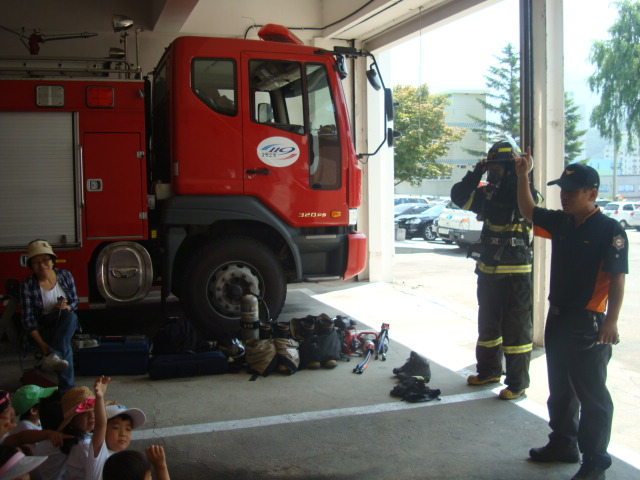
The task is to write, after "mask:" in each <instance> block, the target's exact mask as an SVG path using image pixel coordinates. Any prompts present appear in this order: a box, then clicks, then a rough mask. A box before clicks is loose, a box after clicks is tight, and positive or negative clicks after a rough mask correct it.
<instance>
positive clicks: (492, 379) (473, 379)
mask: <svg viewBox="0 0 640 480" xmlns="http://www.w3.org/2000/svg"><path fill="white" fill-rule="evenodd" d="M499 381H500V376H499V375H498V376H493V375H489V376H488V377H481V376H480V375H469V376H468V377H467V384H469V385H474V386H477V385H486V384H487V383H498V382H499Z"/></svg>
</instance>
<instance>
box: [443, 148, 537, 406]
mask: <svg viewBox="0 0 640 480" xmlns="http://www.w3.org/2000/svg"><path fill="white" fill-rule="evenodd" d="M520 154H521V152H520V149H519V148H518V146H517V145H516V144H515V142H507V141H501V142H497V143H495V144H494V145H493V146H492V147H491V148H490V149H489V152H488V154H487V158H486V159H485V160H481V161H480V162H478V164H477V165H476V166H475V168H474V170H473V171H472V172H468V173H467V174H466V175H465V176H464V178H463V179H462V180H461V181H460V182H458V183H456V184H455V185H454V186H453V188H452V189H451V199H452V200H453V202H454V203H455V204H456V205H458V206H460V208H462V209H464V210H470V211H472V212H474V213H476V214H477V215H478V220H482V221H483V222H484V224H483V227H482V232H481V236H480V242H479V243H478V244H476V245H474V246H472V247H471V248H470V249H469V256H471V257H472V258H473V259H474V260H476V269H475V272H476V274H477V275H478V289H477V295H478V342H477V344H476V360H477V374H476V375H470V376H469V377H468V378H467V383H468V384H469V385H484V384H487V383H497V382H499V381H500V379H501V377H502V374H503V370H502V357H503V355H504V358H505V364H506V379H505V382H504V383H505V385H506V388H505V389H503V390H502V391H501V392H500V398H502V399H505V400H511V399H515V398H518V397H520V396H522V395H523V394H524V392H525V390H526V389H527V388H528V387H529V362H530V360H531V350H532V345H533V340H532V330H533V327H532V314H531V309H532V285H531V261H532V251H531V245H530V232H531V227H530V225H529V223H528V222H527V221H526V220H525V219H524V218H522V216H521V215H520V212H519V210H518V202H517V197H516V193H517V176H516V174H515V163H514V158H516V157H518V156H520ZM485 172H486V173H487V184H486V185H479V184H480V181H481V179H482V176H483V175H484V173H485ZM532 194H533V197H534V198H537V201H538V203H539V202H540V200H541V197H540V195H539V194H538V192H537V191H535V190H534V189H533V188H532Z"/></svg>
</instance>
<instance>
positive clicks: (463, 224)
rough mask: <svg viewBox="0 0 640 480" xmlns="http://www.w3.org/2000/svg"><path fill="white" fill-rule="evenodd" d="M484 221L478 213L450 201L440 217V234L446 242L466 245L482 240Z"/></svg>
mask: <svg viewBox="0 0 640 480" xmlns="http://www.w3.org/2000/svg"><path fill="white" fill-rule="evenodd" d="M481 232H482V222H481V221H479V220H478V219H477V218H476V214H475V213H473V212H470V211H468V210H462V209H461V208H459V207H458V206H457V205H456V204H455V203H453V202H449V203H448V204H447V206H446V207H445V208H444V209H443V210H442V213H441V214H440V216H439V217H438V236H439V237H440V238H442V240H444V242H445V243H454V242H455V243H456V244H458V245H459V246H460V247H466V246H469V245H473V244H474V243H478V242H479V241H480V233H481Z"/></svg>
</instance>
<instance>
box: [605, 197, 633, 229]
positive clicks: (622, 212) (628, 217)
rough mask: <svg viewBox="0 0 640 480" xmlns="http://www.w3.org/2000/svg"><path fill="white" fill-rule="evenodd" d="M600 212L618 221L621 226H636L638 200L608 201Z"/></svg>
mask: <svg viewBox="0 0 640 480" xmlns="http://www.w3.org/2000/svg"><path fill="white" fill-rule="evenodd" d="M602 213H604V214H605V215H607V216H608V217H611V218H613V219H615V220H618V221H619V222H620V225H622V228H627V227H636V228H637V227H638V225H639V224H640V222H639V218H638V217H640V202H609V203H607V204H606V205H605V206H604V208H603V209H602Z"/></svg>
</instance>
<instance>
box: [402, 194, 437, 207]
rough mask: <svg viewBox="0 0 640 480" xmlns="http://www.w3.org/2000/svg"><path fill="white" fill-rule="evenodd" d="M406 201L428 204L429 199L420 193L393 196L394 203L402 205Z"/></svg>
mask: <svg viewBox="0 0 640 480" xmlns="http://www.w3.org/2000/svg"><path fill="white" fill-rule="evenodd" d="M404 203H422V204H424V205H428V204H429V201H428V200H427V199H426V198H424V197H420V196H418V195H395V196H394V197H393V205H394V206H395V205H401V204H404Z"/></svg>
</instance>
